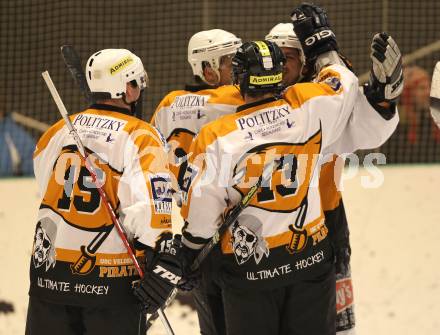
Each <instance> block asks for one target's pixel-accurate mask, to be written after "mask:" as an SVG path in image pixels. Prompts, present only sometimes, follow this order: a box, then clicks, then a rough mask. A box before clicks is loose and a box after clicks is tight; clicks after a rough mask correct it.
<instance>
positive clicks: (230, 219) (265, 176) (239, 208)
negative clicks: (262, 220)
mask: <svg viewBox="0 0 440 335" xmlns="http://www.w3.org/2000/svg"><path fill="white" fill-rule="evenodd" d="M276 163H277V162H276V161H275V160H274V161H272V162H271V163H269V164H267V165H266V166H265V167H264V169H263V173H262V174H261V176H260V177H259V178H258V181H257V182H256V183H255V184H254V185H253V186H252V187H251V188H250V189H249V191H248V193H247V194H246V195H245V196H244V197H243V198H242V199H241V200H240V202H239V203H238V204H236V205H235V206H234V207H232V209H231V210H230V211H229V212H228V213H227V215H226V217H225V220H224V222H223V224H222V225H221V226H220V228H219V229H218V230H217V231H216V232H215V234H214V236H213V237H212V238H211V240H210V241H209V242H208V243H207V244H205V246H204V247H203V248H202V250H201V251H200V253H199V254H198V255H197V257H196V259H195V260H194V263H193V264H192V265H191V271H195V270H197V269H198V268H199V267H200V264H202V262H203V261H204V260H205V258H206V257H207V256H208V254H209V253H210V252H211V250H212V249H214V247H215V246H216V245H217V244H218V243H219V242H220V239H221V238H222V236H223V234H224V233H225V232H226V230H227V229H228V228H229V227H230V226H231V225H232V224H233V223H234V222H235V221H236V220H237V218H238V216H239V215H240V214H241V213H242V212H243V211H244V209H245V208H246V207H247V206H248V205H249V204H250V202H251V201H252V199H253V198H254V196H255V194H256V193H257V191H258V189H259V188H260V187H261V184H263V182H265V181H268V180H269V178H270V176H271V175H272V171H273V167H274V165H276Z"/></svg>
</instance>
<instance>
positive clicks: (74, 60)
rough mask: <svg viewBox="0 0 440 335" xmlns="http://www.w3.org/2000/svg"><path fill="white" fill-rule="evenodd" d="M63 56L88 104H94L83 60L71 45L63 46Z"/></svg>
mask: <svg viewBox="0 0 440 335" xmlns="http://www.w3.org/2000/svg"><path fill="white" fill-rule="evenodd" d="M61 54H62V56H63V60H64V63H65V64H66V66H67V69H68V70H69V72H70V74H71V75H72V77H73V79H74V80H75V82H76V84H77V85H78V86H79V89H80V90H81V93H82V94H83V95H84V96H85V98H86V99H87V101H88V102H92V94H91V93H90V88H89V85H88V84H87V79H86V76H85V74H84V71H83V70H82V68H81V58H80V57H79V55H78V53H77V52H76V50H75V48H74V47H73V46H71V45H63V46H62V47H61Z"/></svg>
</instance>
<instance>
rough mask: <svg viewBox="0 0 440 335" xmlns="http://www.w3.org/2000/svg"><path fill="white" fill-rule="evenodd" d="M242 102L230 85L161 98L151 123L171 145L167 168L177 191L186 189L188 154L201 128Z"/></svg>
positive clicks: (184, 91) (180, 91) (179, 91)
mask: <svg viewBox="0 0 440 335" xmlns="http://www.w3.org/2000/svg"><path fill="white" fill-rule="evenodd" d="M243 102H244V101H243V99H242V97H241V95H240V91H239V89H238V88H237V87H236V86H233V85H224V86H220V87H218V88H203V89H200V90H195V89H194V88H193V89H192V90H191V91H190V90H178V91H172V92H170V93H168V94H167V95H166V96H165V97H164V98H163V99H162V101H161V102H160V103H159V105H158V106H157V108H156V111H155V113H154V115H153V117H152V119H151V123H152V124H153V125H154V126H155V127H157V129H159V130H160V132H161V133H162V134H163V135H164V137H165V138H166V140H167V142H168V144H169V146H170V154H169V167H170V171H171V172H172V176H173V177H174V181H175V182H176V183H175V184H174V187H175V188H176V190H177V189H181V188H184V189H185V183H184V180H183V175H184V172H185V169H186V166H187V159H188V156H187V155H188V151H189V148H190V146H191V143H192V140H193V138H194V136H195V135H196V134H197V133H198V132H199V131H200V128H201V127H202V126H203V125H205V124H207V123H209V122H211V121H213V120H216V119H217V118H219V117H220V116H223V115H226V114H230V113H234V112H235V110H236V108H237V106H238V105H241V104H243ZM176 184H177V185H176ZM179 202H180V201H179Z"/></svg>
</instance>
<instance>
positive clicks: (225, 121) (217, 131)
mask: <svg viewBox="0 0 440 335" xmlns="http://www.w3.org/2000/svg"><path fill="white" fill-rule="evenodd" d="M238 117H239V116H238V114H236V113H232V114H226V115H223V116H220V117H219V118H217V119H215V120H213V121H211V122H208V123H207V124H205V125H204V126H202V128H201V129H200V131H199V133H198V134H197V137H196V138H199V141H203V142H205V143H206V145H209V144H210V143H212V142H215V141H216V140H217V139H219V138H221V137H224V136H227V135H228V134H230V133H232V132H234V131H235V130H237V129H238V128H237V123H236V120H237V119H238Z"/></svg>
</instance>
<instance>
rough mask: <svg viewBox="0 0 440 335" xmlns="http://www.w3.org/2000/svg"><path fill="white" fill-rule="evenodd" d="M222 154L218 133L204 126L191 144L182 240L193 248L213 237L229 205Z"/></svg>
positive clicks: (200, 246)
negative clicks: (223, 184) (222, 178)
mask: <svg viewBox="0 0 440 335" xmlns="http://www.w3.org/2000/svg"><path fill="white" fill-rule="evenodd" d="M219 157H221V153H219V152H218V149H217V145H216V139H215V135H214V134H213V133H212V132H211V131H210V130H209V128H207V127H203V128H202V130H201V131H200V133H199V134H198V135H197V137H196V138H195V140H194V141H193V143H192V145H191V148H190V159H189V162H188V167H187V170H186V174H185V188H184V190H183V191H184V192H185V193H184V200H185V201H183V205H182V208H181V214H182V217H183V219H184V221H185V226H184V229H183V232H182V234H183V239H182V241H183V243H184V244H185V245H186V246H188V247H190V248H192V249H200V248H202V247H203V245H204V244H206V243H207V242H208V241H209V239H210V238H211V237H212V236H213V235H214V233H215V232H216V231H217V229H218V227H219V226H220V225H221V223H222V214H223V211H224V210H225V208H226V207H227V199H228V196H227V192H226V187H221V186H220V184H219V175H220V171H219V167H220V162H219ZM201 223H203V224H201Z"/></svg>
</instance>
